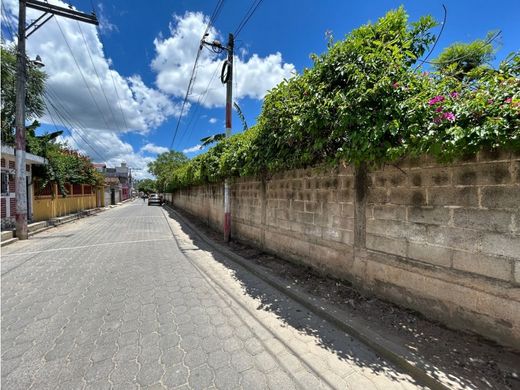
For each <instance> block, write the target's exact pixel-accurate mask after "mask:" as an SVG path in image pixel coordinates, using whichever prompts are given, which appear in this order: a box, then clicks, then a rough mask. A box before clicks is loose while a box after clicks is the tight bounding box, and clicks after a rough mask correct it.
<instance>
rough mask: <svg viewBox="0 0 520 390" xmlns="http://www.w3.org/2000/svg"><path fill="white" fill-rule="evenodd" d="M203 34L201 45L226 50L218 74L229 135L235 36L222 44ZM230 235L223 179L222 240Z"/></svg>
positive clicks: (231, 35)
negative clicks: (225, 57)
mask: <svg viewBox="0 0 520 390" xmlns="http://www.w3.org/2000/svg"><path fill="white" fill-rule="evenodd" d="M207 35H208V34H206V35H204V37H203V38H202V41H201V46H200V47H201V48H202V45H207V46H210V47H212V48H213V49H214V50H218V51H216V52H217V53H220V52H221V51H222V50H226V51H227V60H226V61H225V62H224V65H223V67H222V72H221V74H220V81H222V84H226V137H229V136H231V129H232V127H231V118H232V114H233V55H234V47H235V38H234V36H233V34H231V33H230V34H229V38H228V44H227V46H223V45H222V44H221V43H220V42H219V41H213V42H206V41H205V40H204V38H205V37H206V36H207ZM230 237H231V196H230V195H229V181H228V179H225V180H224V240H225V241H226V242H229V239H230Z"/></svg>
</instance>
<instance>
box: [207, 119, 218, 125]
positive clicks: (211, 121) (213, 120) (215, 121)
mask: <svg viewBox="0 0 520 390" xmlns="http://www.w3.org/2000/svg"><path fill="white" fill-rule="evenodd" d="M217 120H218V119H217V118H209V121H208V122H209V123H211V124H212V125H213V124H215V123H217Z"/></svg>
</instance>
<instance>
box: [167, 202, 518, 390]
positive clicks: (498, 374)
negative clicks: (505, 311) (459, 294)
mask: <svg viewBox="0 0 520 390" xmlns="http://www.w3.org/2000/svg"><path fill="white" fill-rule="evenodd" d="M177 211H178V212H180V213H181V214H182V215H184V216H185V217H187V218H189V220H190V222H191V223H193V224H194V225H195V226H196V227H197V228H198V229H200V230H201V231H202V232H204V233H205V234H206V235H207V236H208V237H210V238H211V239H213V240H214V241H216V242H219V243H220V244H223V239H222V234H221V233H220V232H216V231H214V230H213V229H211V228H210V227H208V226H207V225H205V224H204V223H203V222H201V221H200V220H197V219H195V218H194V217H193V216H192V215H189V214H187V213H185V212H182V211H180V210H178V209H177ZM228 247H229V248H230V249H231V250H233V251H234V252H235V253H237V254H239V255H241V256H242V257H244V258H246V259H248V260H250V261H252V262H255V263H256V264H257V265H258V266H260V267H262V268H264V269H267V270H269V271H270V272H271V273H272V274H275V275H277V276H279V277H282V278H284V279H286V280H287V281H288V282H291V283H295V284H297V285H298V286H299V287H300V288H302V289H304V290H305V291H306V292H307V293H309V294H312V295H313V296H315V297H317V298H324V299H326V300H327V301H328V302H329V303H330V304H333V305H337V306H338V307H339V308H341V307H343V308H348V310H350V311H353V312H355V313H356V314H357V315H360V316H361V317H362V318H364V319H365V320H367V321H371V323H373V324H376V326H377V328H378V331H379V333H380V334H388V335H389V336H390V337H392V338H400V339H402V340H403V341H404V345H405V346H406V347H407V348H408V349H410V350H411V351H413V352H414V353H415V354H417V355H419V356H421V357H423V358H424V359H425V360H426V361H428V362H430V363H431V364H432V365H434V366H436V367H438V368H439V369H440V370H441V371H443V372H445V373H446V374H448V375H450V376H452V377H454V378H457V380H458V381H459V382H460V383H461V384H462V385H463V386H464V387H466V388H470V389H514V390H517V389H518V390H520V353H518V351H513V350H510V349H507V348H505V347H502V346H499V345H497V344H495V343H493V342H491V341H488V340H485V339H483V338H482V337H479V336H477V335H474V334H469V333H465V332H462V331H457V330H452V329H449V328H446V327H445V326H443V325H442V324H440V323H438V322H434V321H431V320H428V319H426V318H425V317H423V316H422V315H421V314H419V313H416V312H414V311H411V310H408V309H405V308H403V307H400V306H397V305H395V304H392V303H389V302H385V301H383V300H380V299H378V298H375V297H371V296H366V295H363V294H361V293H360V292H358V291H357V290H356V289H354V288H353V287H352V285H350V284H349V283H348V282H345V281H340V280H336V279H333V278H330V277H324V276H321V275H319V274H318V273H317V272H315V271H314V270H312V269H311V268H309V267H305V266H301V265H296V264H293V263H291V262H289V261H286V260H283V259H280V258H278V257H275V256H272V255H270V254H266V253H263V252H261V251H260V250H258V249H255V248H252V247H250V246H248V245H245V244H243V243H239V242H236V241H232V242H231V243H229V244H228Z"/></svg>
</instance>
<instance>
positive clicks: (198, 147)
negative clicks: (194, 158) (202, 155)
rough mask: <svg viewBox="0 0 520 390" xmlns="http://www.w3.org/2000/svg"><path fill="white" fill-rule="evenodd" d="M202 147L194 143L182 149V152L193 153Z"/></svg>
mask: <svg viewBox="0 0 520 390" xmlns="http://www.w3.org/2000/svg"><path fill="white" fill-rule="evenodd" d="M201 149H202V145H195V146H192V147H191V148H187V149H184V150H183V151H182V153H186V154H188V153H194V152H198V151H199V150H201Z"/></svg>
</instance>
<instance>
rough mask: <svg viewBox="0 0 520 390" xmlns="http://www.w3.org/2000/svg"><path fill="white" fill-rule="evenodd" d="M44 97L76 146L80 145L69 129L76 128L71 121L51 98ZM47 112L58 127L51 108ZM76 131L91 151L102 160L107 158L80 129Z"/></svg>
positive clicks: (46, 95)
mask: <svg viewBox="0 0 520 390" xmlns="http://www.w3.org/2000/svg"><path fill="white" fill-rule="evenodd" d="M44 95H45V97H47V101H48V103H49V105H50V106H51V107H52V108H53V110H54V112H55V113H56V115H57V116H58V117H59V119H60V120H61V121H62V124H63V125H64V127H65V128H66V129H67V131H68V133H69V134H70V136H71V137H72V139H73V140H74V142H76V144H79V142H78V141H77V140H76V138H74V135H73V134H72V131H71V130H69V129H68V128H67V126H68V127H70V128H71V129H74V127H76V126H73V125H72V124H71V123H70V122H69V121H68V119H66V118H65V116H64V114H63V113H61V112H60V111H59V110H58V108H57V107H56V106H55V105H54V103H52V99H51V98H50V96H49V95H48V94H47V93H45V92H44ZM47 112H48V113H49V116H50V117H51V120H52V122H53V123H54V125H55V126H56V123H55V121H54V119H53V117H52V113H51V112H50V110H49V106H47ZM76 130H77V134H78V136H79V137H80V138H81V139H82V140H83V142H85V144H86V145H88V146H89V147H90V149H91V150H92V151H93V152H94V153H95V154H97V155H98V156H99V157H100V159H101V160H104V159H105V158H103V156H102V155H101V154H100V153H99V152H98V151H97V149H96V148H94V147H93V146H92V145H91V144H90V143H89V142H88V140H87V139H85V138H83V135H82V134H81V132H80V131H79V129H78V128H77V127H76Z"/></svg>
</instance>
